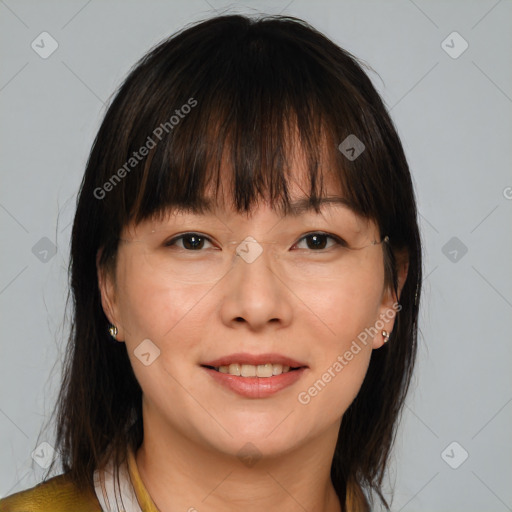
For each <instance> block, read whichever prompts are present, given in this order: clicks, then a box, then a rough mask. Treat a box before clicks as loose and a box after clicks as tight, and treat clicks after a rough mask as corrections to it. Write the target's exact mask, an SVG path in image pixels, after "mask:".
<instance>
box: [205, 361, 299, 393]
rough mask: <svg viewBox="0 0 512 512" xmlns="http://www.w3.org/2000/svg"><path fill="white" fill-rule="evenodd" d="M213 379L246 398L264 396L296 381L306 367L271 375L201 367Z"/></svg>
mask: <svg viewBox="0 0 512 512" xmlns="http://www.w3.org/2000/svg"><path fill="white" fill-rule="evenodd" d="M202 368H203V369H204V370H206V371H207V372H208V373H209V374H210V375H211V376H212V378H213V379H215V380H216V381H217V382H219V383H220V384H222V385H223V386H226V387H227V388H228V389H230V390H231V391H234V392H235V393H238V394H239V395H241V396H245V397H247V398H266V397H268V396H271V395H273V394H275V393H277V392H278V391H281V390H282V389H284V388H287V387H288V386H291V385H292V384H294V383H295V382H297V381H298V380H299V379H300V378H301V377H302V375H303V374H304V372H305V371H306V370H307V368H299V369H298V370H293V371H290V372H286V373H282V374H281V375H274V376H272V377H238V376H237V375H230V374H228V373H220V372H218V371H216V370H212V369H211V368H206V367H204V366H203V367H202Z"/></svg>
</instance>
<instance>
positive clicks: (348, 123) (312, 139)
mask: <svg viewBox="0 0 512 512" xmlns="http://www.w3.org/2000/svg"><path fill="white" fill-rule="evenodd" d="M349 135H355V136H357V138H358V139H359V140H360V141H362V143H363V144H364V146H365V150H364V151H363V152H362V153H361V154H360V156H359V157H358V158H356V159H354V160H352V159H349V158H347V156H346V155H345V154H343V153H342V152H341V151H340V150H339V149H338V146H339V144H340V143H341V142H342V141H344V140H345V139H346V138H347V137H348V136H349ZM297 137H298V138H297ZM292 140H298V141H299V143H300V146H301V148H302V150H303V151H304V154H305V156H306V158H307V164H308V170H309V179H310V182H309V183H310V191H309V194H308V197H309V199H310V202H311V204H312V205H313V206H316V205H317V200H318V198H319V197H322V194H323V192H322V190H323V189H322V183H323V182H322V175H321V172H320V171H321V170H325V169H328V170H329V172H330V173H332V175H333V176H335V177H336V179H337V180H338V182H339V184H340V187H341V189H342V191H343V195H344V196H345V197H346V198H347V199H348V200H349V201H350V202H351V204H352V205H353V207H354V209H355V210H356V211H357V212H358V213H359V214H360V215H362V216H364V217H365V218H368V219H372V220H374V221H375V222H376V224H377V226H378V229H379V231H380V235H381V237H383V236H384V235H388V236H389V243H388V244H384V245H383V248H384V258H385V275H386V283H387V284H388V285H389V286H391V288H392V289H394V290H395V293H397V291H398V290H397V286H398V280H397V275H398V273H397V269H398V264H399V255H403V254H406V256H407V257H408V262H409V266H408V274H407V279H406V281H405V284H404V286H403V289H402V292H401V296H400V303H401V305H402V309H401V311H400V312H399V313H398V315H397V318H396V321H395V327H394V329H393V332H392V335H391V339H390V341H389V342H388V343H387V344H386V345H384V346H383V347H382V348H381V349H379V350H374V351H373V353H372V357H371V361H370V365H369V369H368V372H367V375H366V378H365V380H364V382H363V385H362V387H361V390H360V392H359V394H358V395H357V397H356V398H355V400H354V401H353V403H352V404H351V405H350V407H349V408H348V410H347V411H346V413H345V414H344V416H343V420H342V423H341V428H340V432H339V437H338V442H337V445H336V450H335V455H334V458H333V461H332V466H331V478H332V482H333V485H334V487H335V489H336V492H337V494H338V496H339V498H340V502H341V503H342V505H343V507H344V509H345V510H358V511H359V510H368V507H369V504H370V503H371V502H372V494H373V493H377V495H378V496H379V497H380V499H381V500H382V501H383V502H384V503H385V504H386V506H388V505H387V503H386V501H385V499H384V497H383V495H382V491H381V486H382V481H383V476H384V471H385V469H386V465H387V461H388V457H389V454H390V450H391V447H392V445H393V441H394V436H395V432H396V428H397V423H398V419H399V415H400V411H401V408H402V406H403V404H404V399H405V396H406V393H407V389H408V387H409V382H410V378H411V373H412V369H413V365H414V360H415V356H416V346H417V317H418V306H419V299H420V291H421V286H420V284H421V274H422V260H421V242H420V235H419V230H418V223H417V211H416V203H415V197H414V190H413V185H412V181H411V176H410V172H409V168H408V164H407V161H406V157H405V155H404V151H403V148H402V145H401V142H400V139H399V136H398V134H397V131H396V129H395V127H394V125H393V122H392V120H391V119H390V116H389V114H388V112H387V110H386V107H385V106H384V104H383V102H382V100H381V98H380V97H379V94H378V93H377V91H376V90H375V88H374V86H373V85H372V83H371V81H370V79H369V78H368V76H367V75H366V73H365V72H364V71H363V69H362V65H361V63H360V62H359V61H358V60H357V59H356V58H355V57H354V56H352V55H351V54H350V53H349V52H347V51H345V50H343V49H342V48H340V47H339V46H337V45H336V44H335V43H334V42H332V41H331V40H329V39H328V38H326V37H325V36H324V35H322V34H321V33H320V32H318V31H317V30H315V29H314V28H312V27H311V26H310V25H308V24H307V23H306V22H304V21H303V20H300V19H297V18H292V17H283V16H267V17H262V18H258V19H256V18H248V17H245V16H239V15H226V16H220V17H216V18H212V19H208V20H206V21H202V22H200V23H196V24H193V25H192V26H188V27H185V29H183V30H182V31H180V32H178V33H177V34H175V35H173V36H172V37H170V38H169V39H167V40H165V41H163V42H162V43H160V44H159V45H158V46H156V47H155V48H154V49H152V50H151V51H150V52H149V53H148V54H147V55H145V56H144V57H143V58H142V59H141V60H140V61H139V62H138V63H137V65H136V66H135V67H134V68H133V69H132V71H131V72H130V73H129V75H128V77H127V78H126V80H125V81H124V83H123V84H122V85H121V86H120V88H119V90H118V92H117V94H116V95H115V97H114V99H113V100H112V102H111V104H110V106H109V108H108V110H107V112H106V115H105V118H104V120H103V122H102V124H101V127H100V129H99V132H98V134H97V137H96V139H95V141H94V145H93V147H92V150H91V153H90V156H89V160H88V163H87V168H86V170H85V174H84V177H83V181H82V184H81V187H80V192H79V196H78V199H77V209H76V215H75V219H74V225H73V232H72V241H71V261H70V267H69V271H70V281H71V282H70V286H71V291H72V294H73V299H74V301H73V307H74V309H73V319H72V329H71V333H70V337H69V341H68V348H67V353H66V361H65V366H64V369H63V380H62V384H61V389H60V393H59V396H58V399H57V402H56V410H57V417H56V426H57V430H56V443H55V447H56V449H57V450H58V452H60V456H61V461H62V467H63V470H64V471H65V472H69V474H70V476H71V478H72V479H73V481H74V482H75V484H76V485H77V486H78V487H79V488H80V489H84V488H86V487H89V488H90V487H91V486H92V485H93V480H92V475H93V471H94V469H95V468H97V467H102V466H103V465H104V464H105V462H106V461H107V459H108V458H109V457H110V456H111V455H114V456H115V458H116V460H117V462H118V463H119V462H121V461H122V460H124V459H125V456H126V449H127V446H128V445H130V446H131V447H132V448H133V449H134V450H136V449H137V448H138V447H139V446H140V444H141V442H142V438H143V430H142V391H141V388H140V386H139V384H138V382H137V380H136V378H135V375H134V373H133V370H132V367H131V364H130V360H129V358H128V355H127V352H126V345H125V344H124V343H114V342H112V341H111V339H110V338H109V334H108V327H109V322H108V319H107V318H106V316H105V314H104V311H103V309H102V305H101V297H100V292H99V288H98V281H97V268H96V255H97V253H98V250H99V249H100V248H103V252H102V255H101V261H100V266H101V267H102V268H105V269H108V270H110V271H111V270H112V269H113V268H115V267H114V266H115V259H116V251H117V244H118V239H119V235H120V232H121V230H122V228H123V227H125V226H126V225H128V224H129V223H131V222H135V223H138V222H140V221H142V220H145V219H150V218H152V217H156V216H158V215H159V214H161V213H163V212H165V210H166V209H167V208H168V207H170V206H180V207H186V208H193V209H196V210H198V211H200V209H201V205H202V204H203V203H204V200H205V195H204V193H205V190H206V187H207V185H208V184H209V183H210V182H213V180H214V179H216V180H217V181H216V182H217V185H218V183H219V181H220V179H219V173H220V169H221V162H222V163H223V166H224V164H226V165H227V167H223V168H229V171H230V178H231V179H232V189H231V190H230V193H231V197H232V199H233V204H234V205H235V206H236V209H237V211H238V212H243V211H249V210H250V208H251V207H252V206H253V205H254V204H255V201H256V200H257V199H258V198H266V199H267V200H270V201H271V202H272V203H276V202H279V203H280V204H281V205H283V206H284V207H285V208H286V207H287V204H288V199H289V197H288V192H287V183H288V180H289V179H290V178H293V169H292V167H291V166H290V165H289V162H290V159H291V156H292V146H291V142H290V141H292ZM142 148H146V150H142ZM223 159H224V160H223ZM265 194H267V195H266V196H265ZM54 413H55V410H54ZM55 462H56V460H54V461H53V464H52V466H51V467H50V469H49V471H48V473H49V472H50V471H51V470H52V468H53V465H54V464H55Z"/></svg>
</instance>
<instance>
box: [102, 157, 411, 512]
mask: <svg viewBox="0 0 512 512" xmlns="http://www.w3.org/2000/svg"><path fill="white" fill-rule="evenodd" d="M297 164H298V165H297V168H298V175H299V176H302V177H303V176H305V167H304V165H303V164H302V163H301V162H298V163H297ZM303 190H305V188H304V184H303V183H298V182H294V183H293V184H292V187H291V189H290V192H291V196H292V198H299V197H304V193H303ZM326 190H327V195H337V194H338V195H339V190H337V189H336V187H335V184H334V182H332V181H329V180H328V181H327V189H326ZM212 197H215V198H220V197H228V194H227V193H219V194H217V195H212ZM217 205H218V209H217V210H216V212H215V215H214V216H207V217H204V218H203V217H201V216H192V215H176V216H173V215H171V216H170V217H169V219H167V220H166V221H165V222H166V223H167V225H168V227H169V229H170V231H168V233H171V234H172V233H181V232H183V231H199V232H200V233H204V234H206V235H209V236H210V237H211V238H217V239H221V238H222V236H224V235H225V233H226V226H227V227H228V229H229V237H230V239H232V238H234V239H236V240H240V241H241V240H243V239H244V238H245V237H246V236H247V235H251V236H253V237H254V238H255V239H256V240H266V239H267V238H268V237H269V233H272V234H273V235H274V236H276V237H277V239H278V240H281V241H284V242H286V243H287V244H288V245H287V246H288V247H292V246H293V244H294V243H296V242H297V240H299V239H300V238H301V236H303V234H304V233H307V232H310V231H315V230H320V231H325V232H329V233H334V234H339V235H340V236H344V237H345V238H347V239H349V240H350V241H351V242H353V243H354V244H355V245H357V244H358V243H359V244H360V243H361V242H362V241H363V240H368V239H370V240H371V239H373V238H375V237H377V238H378V231H377V228H376V225H375V224H374V223H373V222H368V221H365V220H363V219H361V218H359V217H357V216H356V215H355V214H354V213H353V212H352V211H351V210H349V209H348V208H345V207H340V206H335V207H330V206H327V207H325V210H324V211H323V215H317V214H315V212H314V211H313V212H309V213H307V214H305V215H304V216H301V217H297V218H283V217H282V215H281V214H280V213H279V212H277V211H275V210H272V208H271V207H270V206H269V204H268V203H265V202H261V203H259V204H258V206H257V208H255V209H254V210H253V211H252V212H251V214H250V215H244V214H237V213H235V212H234V211H233V210H232V209H231V208H230V207H227V205H225V204H223V203H222V204H221V203H217ZM152 227H153V226H152V225H150V224H149V223H143V224H141V225H139V226H136V227H135V226H128V227H127V228H126V229H125V230H124V231H123V234H122V236H123V238H126V239H136V240H141V239H142V240H146V239H145V238H144V236H145V234H147V233H149V232H150V231H151V229H152ZM223 227H224V231H222V229H223ZM168 238H169V237H168V236H167V237H166V238H165V239H168ZM163 241H164V239H162V240H161V242H163ZM301 247H303V248H307V246H306V245H305V244H304V243H303V244H302V245H301ZM310 250H311V249H310ZM142 254H143V253H142V251H141V244H140V243H126V244H121V245H120V247H119V253H118V260H117V265H116V269H115V275H114V276H111V275H109V274H108V273H106V272H103V270H102V269H100V268H98V279H99V285H100V290H101V297H102V304H103V308H104V311H105V314H106V315H107V317H108V318H109V320H110V321H111V322H112V323H113V324H114V325H116V326H117V327H118V330H119V332H118V336H117V339H118V340H119V341H121V342H124V343H126V345H127V347H126V348H127V351H128V354H129V357H130V360H131V363H132V366H133V369H134V372H135V375H136V377H137V379H138V381H139V383H140V385H141V388H142V390H143V422H144V440H143V443H142V445H141V447H140V448H139V450H138V451H137V454H136V461H137V466H138V469H139V472H140V475H141V477H142V480H143V482H144V485H145V486H146V488H147V489H148V491H149V493H150V495H151V497H152V499H153V500H154V502H155V504H156V505H157V507H158V508H159V509H160V510H166V511H172V512H174V511H184V510H194V509H196V510H198V511H200V512H206V511H208V512H210V511H211V512H214V511H223V512H225V511H235V510H245V511H254V512H256V511H261V510H280V511H282V512H286V511H296V510H308V511H312V510H317V511H325V512H338V511H340V510H342V509H341V506H340V503H339V500H338V498H337V495H336V493H335V491H334V488H333V486H332V483H331V480H330V467H331V462H332V457H333V453H334V448H335V444H336V440H337V436H338V431H339V427H340V423H341V420H342V417H343V414H344V412H345V411H346V410H347V408H348V407H349V405H350V404H351V402H352V401H353V400H354V398H355V397H356V395H357V393H358V392H359V389H360V387H361V384H362V382H363V380H364V377H365V374H366V371H367V368H368V364H369V361H370V357H371V353H372V350H375V349H379V348H380V347H381V346H382V345H383V342H384V340H383V336H382V334H381V331H380V330H379V331H378V333H377V334H376V335H375V336H374V337H373V338H372V337H370V338H369V339H368V343H367V344H366V345H363V344H360V346H361V350H360V352H359V353H358V354H357V355H355V356H354V358H353V359H352V360H351V361H350V362H349V363H348V364H347V365H346V366H345V367H344V368H343V370H342V371H341V372H339V373H337V374H336V377H335V378H333V379H332V380H331V381H330V382H329V383H328V384H327V385H326V386H325V387H324V388H323V389H322V390H321V392H319V393H318V394H317V395H316V396H315V397H313V398H311V401H310V402H309V403H308V404H307V405H304V404H301V403H299V401H298V399H297V397H298V394H299V393H300V392H303V391H307V390H308V388H309V387H310V386H311V385H312V384H313V383H314V382H315V381H317V380H318V379H319V378H321V376H322V374H324V372H325V371H326V370H327V368H329V367H332V365H333V363H334V362H335V361H336V360H337V357H338V356H339V355H340V354H341V355H342V354H344V353H345V352H346V351H347V350H348V349H349V348H350V346H351V344H352V342H353V340H355V339H356V338H357V336H358V334H359V333H361V332H362V331H364V329H365V328H369V327H371V326H374V325H375V323H376V321H377V320H378V319H379V318H382V317H383V315H384V324H385V325H384V327H383V329H385V330H386V331H388V332H391V331H392V329H393V324H394V317H393V318H388V317H387V316H385V314H386V312H387V311H389V310H392V309H393V303H395V302H396V300H397V298H396V297H394V296H393V295H392V294H391V292H390V291H389V290H387V289H385V287H384V265H383V249H382V246H381V245H376V246H371V247H368V248H366V249H363V250H361V251H358V257H357V261H356V260H351V261H352V264H351V267H350V272H345V273H344V275H342V276H340V277H339V278H337V279H336V280H335V281H320V282H318V283H316V284H315V285H312V284H311V283H304V282H299V281H297V282H292V283H286V282H282V281H281V280H280V279H278V278H277V277H276V274H275V273H273V272H271V271H269V268H268V266H270V267H272V264H273V263H272V262H271V261H270V260H269V259H268V258H265V257H263V258H262V257H260V258H258V259H257V260H255V261H254V262H253V263H251V264H237V265H235V266H234V267H233V268H232V269H231V270H230V272H229V274H228V275H229V278H224V279H221V280H220V281H219V282H218V283H217V284H216V285H215V286H213V285H212V284H196V285H192V286H191V285H190V284H188V285H187V284H184V283H182V282H176V283H174V284H173V283H172V282H170V281H169V280H166V281H164V282H163V281H162V279H161V278H159V275H158V273H157V272H155V271H154V269H152V268H151V267H150V266H149V265H148V263H147V260H146V259H145V258H144V257H143V256H142ZM354 261H355V263H354ZM406 273H407V267H406V265H403V266H402V267H401V269H400V271H399V290H401V288H402V285H403V282H404V281H405V277H406ZM160 277H161V276H160ZM148 338H149V339H150V340H151V341H152V342H153V343H154V344H155V345H156V346H157V347H158V348H159V350H160V356H159V357H158V358H156V359H155V360H154V362H153V363H152V364H150V365H149V366H145V365H143V364H142V363H141V362H140V360H139V359H138V358H137V357H136V356H135V355H134V350H135V349H136V348H137V346H138V345H139V344H140V343H141V341H142V340H144V339H148ZM234 352H249V353H252V354H257V353H263V352H277V353H280V354H283V355H286V356H289V357H292V358H293V359H296V360H298V361H301V362H304V363H306V364H307V365H308V367H309V368H308V369H307V370H306V372H305V373H304V375H303V376H302V378H301V379H300V380H299V381H298V382H296V383H295V384H293V385H292V386H290V387H288V388H286V389H284V390H281V391H280V392H278V393H276V394H274V395H272V396H270V397H267V398H264V399H253V398H245V397H242V396H240V395H238V394H235V393H234V392H232V391H230V390H228V389H225V388H224V387H222V386H220V385H219V384H218V383H216V382H215V381H213V379H212V378H211V376H210V375H209V374H208V372H206V371H205V370H204V369H203V368H202V367H201V366H200V363H201V362H206V361H208V360H212V359H215V358H218V357H221V356H224V355H229V354H232V353H234ZM248 442H250V443H252V445H254V446H255V447H256V449H257V451H258V453H259V455H260V457H261V458H260V459H259V460H258V461H257V462H256V463H255V464H254V465H252V466H250V467H249V466H247V465H245V464H243V463H242V462H241V461H240V459H239V458H238V457H237V454H238V453H239V451H240V450H241V449H242V447H244V445H246V443H248Z"/></svg>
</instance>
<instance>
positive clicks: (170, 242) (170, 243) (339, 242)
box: [164, 231, 348, 252]
mask: <svg viewBox="0 0 512 512" xmlns="http://www.w3.org/2000/svg"><path fill="white" fill-rule="evenodd" d="M194 235H195V236H198V237H199V238H203V239H205V240H207V241H208V242H209V243H212V241H211V239H210V238H209V237H208V236H206V235H203V234H201V233H197V232H194V231H192V232H189V233H182V234H181V235H178V236H176V237H174V238H172V239H171V240H168V241H167V242H165V244H164V245H165V247H172V246H174V245H175V243H176V242H177V241H178V240H181V239H183V238H187V237H191V236H194ZM314 235H320V236H323V237H326V238H330V239H331V240H333V241H334V242H335V243H336V244H337V245H339V246H340V247H344V248H347V247H348V244H347V243H346V242H345V240H343V239H342V238H340V237H338V236H336V235H332V234H329V233H324V232H323V231H312V232H311V233H306V234H305V235H303V236H302V237H301V238H300V239H299V240H298V241H297V242H296V243H295V244H294V246H295V245H297V244H299V243H300V242H302V241H303V240H305V239H306V238H308V237H311V236H314ZM180 249H184V250H185V251H187V252H201V251H200V250H198V251H194V250H188V249H185V248H184V247H183V248H181V247H180ZM328 249H330V247H329V248H327V249H319V250H314V249H310V250H311V251H312V252H325V251H327V250H328Z"/></svg>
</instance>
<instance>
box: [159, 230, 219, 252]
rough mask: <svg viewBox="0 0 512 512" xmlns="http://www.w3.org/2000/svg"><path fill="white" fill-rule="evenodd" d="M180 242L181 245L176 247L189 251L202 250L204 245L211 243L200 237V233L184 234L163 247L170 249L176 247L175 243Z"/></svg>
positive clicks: (206, 238) (207, 239) (205, 237)
mask: <svg viewBox="0 0 512 512" xmlns="http://www.w3.org/2000/svg"><path fill="white" fill-rule="evenodd" d="M179 241H182V242H183V243H182V245H181V246H179V245H178V247H179V248H180V249H186V250H190V251H198V250H201V249H203V248H204V244H205V242H206V243H211V242H210V239H209V238H208V237H207V236H205V235H201V234H200V233H184V234H182V235H179V236H176V237H174V238H172V239H171V240H168V241H167V242H165V244H164V245H165V247H172V246H175V245H176V242H179Z"/></svg>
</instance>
